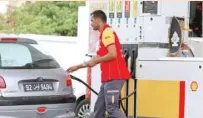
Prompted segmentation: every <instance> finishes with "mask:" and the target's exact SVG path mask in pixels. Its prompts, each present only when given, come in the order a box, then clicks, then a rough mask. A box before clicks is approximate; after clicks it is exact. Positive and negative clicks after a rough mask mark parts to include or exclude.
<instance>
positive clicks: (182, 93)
mask: <svg viewBox="0 0 203 118" xmlns="http://www.w3.org/2000/svg"><path fill="white" fill-rule="evenodd" d="M184 116H185V81H180V98H179V118H184Z"/></svg>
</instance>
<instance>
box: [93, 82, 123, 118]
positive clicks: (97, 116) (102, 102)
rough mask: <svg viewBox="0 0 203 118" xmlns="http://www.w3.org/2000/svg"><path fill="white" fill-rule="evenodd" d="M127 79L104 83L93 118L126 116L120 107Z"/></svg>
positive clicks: (119, 117)
mask: <svg viewBox="0 0 203 118" xmlns="http://www.w3.org/2000/svg"><path fill="white" fill-rule="evenodd" d="M124 82H125V80H113V81H110V82H105V83H102V85H101V89H100V92H99V95H98V98H97V101H96V103H95V108H94V117H93V118H126V116H125V115H124V114H123V113H122V111H121V110H120V109H119V96H120V91H121V88H122V86H123V84H124Z"/></svg>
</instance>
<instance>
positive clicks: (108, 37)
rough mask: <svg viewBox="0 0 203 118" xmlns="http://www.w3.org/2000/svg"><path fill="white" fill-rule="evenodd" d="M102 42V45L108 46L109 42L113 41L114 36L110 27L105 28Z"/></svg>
mask: <svg viewBox="0 0 203 118" xmlns="http://www.w3.org/2000/svg"><path fill="white" fill-rule="evenodd" d="M102 42H103V44H104V46H105V47H106V46H108V45H110V44H113V43H115V36H114V33H113V30H112V29H111V28H106V29H105V30H104V31H103V34H102Z"/></svg>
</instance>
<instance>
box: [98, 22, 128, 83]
mask: <svg viewBox="0 0 203 118" xmlns="http://www.w3.org/2000/svg"><path fill="white" fill-rule="evenodd" d="M113 44H114V45H115V46H116V51H117V57H116V58H115V59H113V60H111V61H107V62H103V63H101V65H100V68H101V79H102V80H101V81H102V82H107V81H111V80H128V79H130V73H129V71H128V67H127V64H126V62H125V58H124V56H123V52H122V47H121V45H120V42H119V39H118V37H117V35H116V33H115V32H114V31H113V30H112V28H110V27H109V25H105V26H104V28H103V31H101V33H100V37H99V50H98V51H97V55H99V56H104V55H106V54H107V53H108V50H107V47H108V46H110V45H113Z"/></svg>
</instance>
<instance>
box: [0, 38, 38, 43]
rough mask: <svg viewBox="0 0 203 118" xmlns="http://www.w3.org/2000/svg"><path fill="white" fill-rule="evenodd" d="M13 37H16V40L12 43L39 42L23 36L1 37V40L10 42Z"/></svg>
mask: <svg viewBox="0 0 203 118" xmlns="http://www.w3.org/2000/svg"><path fill="white" fill-rule="evenodd" d="M13 39H15V40H16V41H15V42H12V43H26V44H38V43H37V41H35V40H33V39H29V38H21V37H0V43H1V42H4V43H5V42H10V41H12V40H13Z"/></svg>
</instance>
